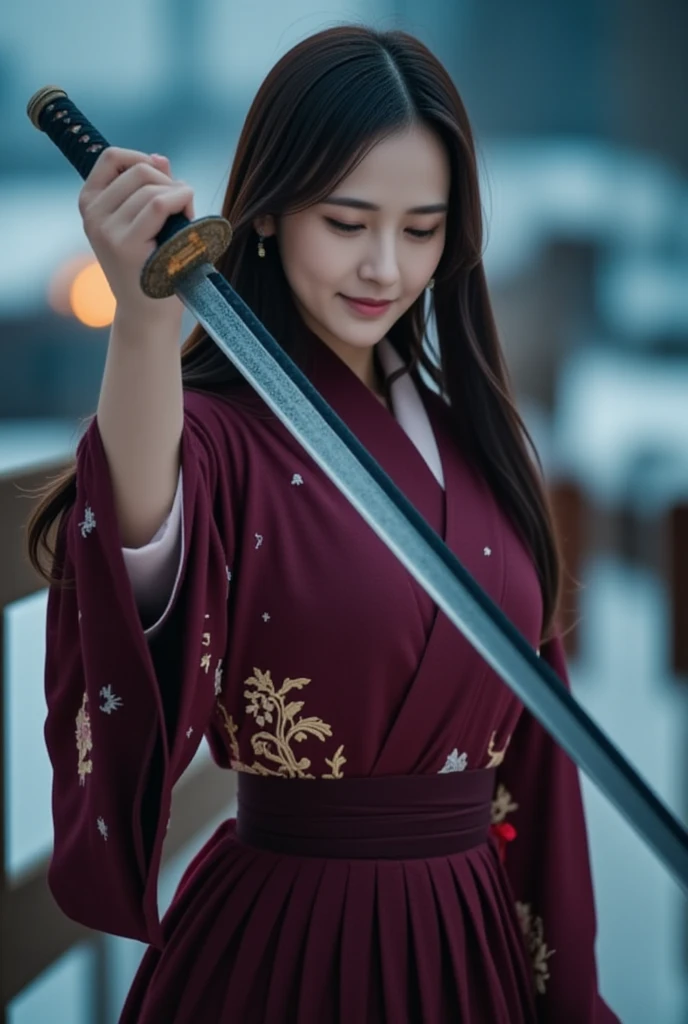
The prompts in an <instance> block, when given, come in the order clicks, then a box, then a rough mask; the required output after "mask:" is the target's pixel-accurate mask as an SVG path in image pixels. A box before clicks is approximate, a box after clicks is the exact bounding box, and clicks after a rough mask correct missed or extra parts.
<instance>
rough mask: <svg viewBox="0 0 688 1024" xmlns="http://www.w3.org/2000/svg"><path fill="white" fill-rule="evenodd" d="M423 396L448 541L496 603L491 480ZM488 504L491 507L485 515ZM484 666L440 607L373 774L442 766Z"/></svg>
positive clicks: (437, 405) (496, 533) (497, 548)
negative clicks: (438, 463) (452, 729)
mask: <svg viewBox="0 0 688 1024" xmlns="http://www.w3.org/2000/svg"><path fill="white" fill-rule="evenodd" d="M422 397H423V403H424V406H425V408H426V411H427V413H428V416H429V419H430V423H431V424H432V428H433V431H434V433H435V438H436V440H437V445H438V449H439V452H440V458H441V460H442V468H443V473H444V480H445V494H446V530H445V537H444V540H445V543H446V544H447V546H448V547H449V548H450V549H451V550H452V551H453V552H454V553H455V554H456V556H457V557H458V558H459V560H460V561H461V563H462V564H463V565H464V567H465V568H466V569H467V570H468V571H469V572H470V573H471V575H472V576H473V577H474V578H475V579H476V580H477V582H478V583H479V584H480V585H481V586H482V587H483V589H485V590H486V591H487V592H488V594H490V596H491V597H492V598H493V600H495V601H496V602H499V601H500V598H501V596H502V592H503V586H504V580H505V564H504V552H503V528H500V524H499V520H498V510H497V506H496V504H495V502H494V501H493V500H492V499H491V497H490V495H489V494H487V490H488V489H487V485H486V484H485V483H484V481H482V480H481V479H479V478H478V477H477V476H476V475H475V474H474V473H473V471H472V470H471V469H470V467H469V466H468V464H467V463H466V461H465V459H463V458H462V457H461V453H460V450H459V446H458V444H457V442H456V440H455V439H454V437H453V436H452V433H451V429H450V425H449V419H448V415H447V414H446V411H445V410H446V407H445V406H444V403H442V401H441V399H439V398H437V397H436V396H434V395H433V394H431V393H430V392H428V391H427V390H425V389H423V393H422ZM486 508H488V509H489V510H490V513H489V516H488V517H487V519H486V517H485V509H486ZM487 671H489V665H488V664H487V662H485V660H484V659H483V658H482V657H481V656H480V655H479V654H478V653H477V652H476V651H475V649H474V648H473V647H472V646H471V644H470V643H469V642H468V641H467V640H466V638H465V637H464V636H463V634H462V633H461V632H460V631H459V630H458V629H457V628H456V627H455V626H454V625H453V623H451V622H450V621H449V619H448V618H447V616H446V615H445V614H444V613H443V612H440V611H439V609H437V608H436V606H435V616H434V620H433V625H432V627H431V629H430V633H429V636H428V640H427V644H426V647H425V650H424V652H423V654H422V656H421V658H420V660H419V663H418V670H417V672H416V674H415V676H414V678H413V680H412V683H411V685H410V686H409V688H408V691H407V693H406V697H405V699H404V701H403V703H402V704H401V707H400V708H399V711H398V714H397V716H396V718H395V720H394V723H393V725H392V727H391V729H390V731H389V733H388V735H387V737H386V740H385V742H384V744H383V746H382V748H381V750H380V753H379V756H378V759H377V762H376V764H375V766H374V769H373V774H375V775H398V774H407V773H416V772H420V773H423V772H427V771H432V770H433V768H434V770H435V771H437V770H438V769H437V767H436V764H437V758H438V750H439V751H442V750H443V749H444V748H445V747H446V746H447V743H448V741H449V737H447V736H446V735H445V734H446V730H447V723H448V722H454V723H456V720H457V714H458V717H459V718H460V719H464V720H465V721H466V722H468V721H469V719H470V715H471V710H472V707H473V704H474V703H475V702H476V701H477V700H478V699H479V695H480V692H481V686H480V682H481V679H482V678H483V676H484V675H485V673H486V672H487ZM457 708H458V711H457ZM448 750H449V748H447V752H448ZM442 763H443V761H442ZM470 767H477V766H474V765H471V766H470Z"/></svg>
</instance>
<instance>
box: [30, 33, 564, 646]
mask: <svg viewBox="0 0 688 1024" xmlns="http://www.w3.org/2000/svg"><path fill="white" fill-rule="evenodd" d="M419 123H420V124H422V125H424V126H425V127H427V128H429V129H430V130H432V131H433V132H435V133H436V136H437V137H438V138H439V139H440V140H441V142H442V143H443V144H444V147H445V149H446V152H447V154H448V157H449V160H450V167H451V186H450V196H449V210H448V217H447V233H446V242H445V247H444V252H443V254H442V258H441V260H440V263H439V266H438V269H437V272H436V274H435V282H436V283H435V287H434V292H433V297H434V315H435V322H436V330H437V339H438V343H439V352H438V353H436V354H435V358H433V356H432V355H431V354H430V353H429V352H428V348H427V344H426V343H425V342H426V341H427V338H426V331H425V328H426V324H425V313H424V302H423V297H422V296H421V297H420V298H419V299H418V300H417V301H416V302H415V303H414V304H413V305H412V306H411V307H410V308H409V309H408V310H407V312H406V313H404V314H403V316H401V317H400V318H399V320H398V321H397V322H396V323H395V324H394V326H393V327H392V328H391V330H390V332H389V337H390V340H391V341H392V343H393V344H394V346H395V347H396V349H397V350H398V352H399V353H400V355H401V356H402V358H404V359H405V361H406V363H407V365H408V366H409V367H410V368H413V369H417V368H418V367H420V368H422V369H423V370H424V371H425V372H426V373H427V374H428V375H429V376H430V377H431V378H432V380H434V382H435V384H436V386H437V387H438V389H439V391H440V393H441V394H442V395H443V396H444V398H445V399H446V400H447V401H448V403H449V405H450V407H451V410H452V413H453V422H454V424H455V429H456V436H457V440H458V441H459V443H460V444H461V446H462V450H463V451H464V452H465V454H466V456H467V457H468V458H469V459H470V460H471V461H472V463H473V464H474V466H475V467H476V468H477V469H478V471H479V472H480V473H481V474H482V476H483V478H484V479H485V480H486V481H487V483H488V485H489V486H490V487H491V489H492V492H493V493H494V495H495V497H496V499H497V500H498V501H499V502H500V504H501V506H502V507H503V509H504V510H505V512H506V513H507V514H508V515H509V517H510V518H511V521H512V522H513V523H514V525H515V527H516V528H517V530H518V531H519V533H520V535H521V537H522V538H523V540H524V542H525V543H526V545H527V546H528V548H529V550H530V552H531V554H532V557H533V561H534V564H535V566H536V568H537V571H538V575H539V579H540V584H541V588H542V595H543V604H544V619H543V622H544V626H543V637H546V636H547V635H548V634H549V632H550V631H551V629H552V627H553V625H554V622H555V619H556V615H557V612H558V606H559V601H560V597H561V585H562V583H561V580H562V561H561V554H560V550H559V547H558V539H557V535H556V530H555V526H554V521H553V515H552V510H551V506H550V504H549V499H548V495H547V492H546V489H545V487H544V484H543V480H542V467H541V465H540V461H539V458H538V456H537V452H536V451H535V448H534V445H533V443H532V440H531V438H530V435H529V434H528V431H527V430H526V427H525V424H524V423H523V420H522V419H521V417H520V415H519V413H518V411H517V409H516V406H515V402H514V399H513V397H512V390H511V384H510V381H509V376H508V371H507V368H506V364H505V360H504V356H503V353H502V350H501V346H500V342H499V337H498V333H497V328H496V325H495V320H494V316H493V313H492V308H491V304H490V298H489V294H488V289H487V283H486V279H485V271H484V268H483V262H482V255H483V253H482V249H483V223H482V208H481V202H480V193H479V176H478V169H477V161H476V153H475V145H474V141H473V135H472V131H471V127H470V124H469V120H468V116H467V114H466V111H465V109H464V106H463V103H462V101H461V98H460V96H459V94H458V92H457V90H456V88H455V86H454V84H453V82H452V80H451V78H450V77H449V75H448V73H447V71H446V70H445V69H444V68H443V66H442V65H441V64H440V62H439V61H438V60H437V59H436V58H435V57H434V56H433V55H432V53H431V52H430V51H429V50H428V49H427V47H425V46H424V45H423V43H421V42H420V41H419V40H418V39H416V38H414V37H413V36H410V35H408V34H407V33H405V32H402V31H398V30H395V31H389V32H377V31H375V30H373V29H370V28H367V27H364V26H359V25H350V26H339V27H335V28H330V29H327V30H325V31H322V32H319V33H317V34H315V35H313V36H310V37H309V38H308V39H305V40H303V41H302V42H301V43H299V44H298V45H296V46H294V47H293V48H292V49H291V50H290V51H289V52H288V53H286V54H285V55H284V56H283V57H282V58H281V59H280V60H279V61H278V63H277V64H276V65H275V66H274V67H273V69H272V70H271V71H270V73H269V74H268V76H267V78H266V79H265V81H264V82H263V84H262V85H261V87H260V89H259V91H258V93H257V95H256V97H255V99H254V101H253V104H252V105H251V108H250V110H249V112H248V115H247V117H246V121H245V123H244V126H243V129H242V132H241V136H240V138H239V142H238V145H237V150H236V154H235V157H234V161H233V164H232V169H231V173H230V178H229V183H228V185H227V191H226V194H225V200H224V205H223V208H222V213H223V215H224V216H225V217H226V218H227V219H228V220H229V221H230V223H231V224H232V228H233V232H234V235H233V240H232V244H231V246H230V247H229V249H228V250H227V251H226V252H225V253H224V255H223V256H222V257H221V258H220V259H219V260H218V262H217V267H218V269H219V270H220V272H221V273H222V274H224V276H225V277H226V278H227V280H228V281H229V282H230V283H231V285H232V286H233V288H234V289H235V290H236V291H237V292H238V293H239V294H240V295H241V297H242V298H243V299H244V300H245V301H246V302H247V303H248V305H249V306H250V307H251V308H252V309H253V311H254V312H255V313H256V315H257V316H258V317H259V318H260V319H261V320H262V322H263V323H264V324H265V326H266V327H267V328H268V330H269V331H270V332H271V333H272V334H273V335H274V336H275V337H276V338H277V339H278V341H279V342H280V343H281V344H282V345H283V347H284V348H285V349H286V351H287V352H289V353H290V355H292V356H293V357H294V358H296V359H298V360H299V361H301V359H302V358H303V353H300V352H298V351H297V346H298V344H299V342H298V339H299V338H300V337H301V338H302V337H304V336H307V335H304V334H303V332H299V331H298V330H294V329H293V327H294V325H295V318H296V317H298V313H297V311H296V307H295V304H294V302H293V298H292V295H291V291H290V288H289V285H288V282H287V279H286V276H285V274H284V271H283V268H282V264H281V261H280V258H279V253H278V249H277V246H276V241H275V236H271V237H269V238H267V239H265V242H264V245H265V251H266V256H265V258H263V259H261V260H260V263H259V262H258V259H259V258H258V255H257V247H256V244H255V242H256V234H255V231H254V229H253V221H254V220H255V218H257V217H259V216H261V215H264V214H273V215H274V216H275V217H279V216H280V215H282V214H285V213H291V212H297V211H298V210H301V209H304V208H306V207H308V206H310V205H312V204H314V203H317V202H320V201H322V200H323V199H324V198H325V197H326V196H327V195H328V194H329V193H330V192H331V191H332V190H333V189H334V188H335V187H336V186H337V185H338V184H339V182H340V181H342V180H343V179H344V178H345V177H346V176H347V174H349V173H350V171H351V170H352V169H353V168H354V167H355V166H356V165H357V163H358V162H359V161H360V160H361V159H363V157H364V156H365V155H366V153H367V152H369V151H370V149H371V148H372V146H373V145H374V144H375V143H376V142H378V141H380V140H381V139H383V138H385V137H387V136H389V135H391V134H392V133H396V132H399V131H401V130H403V129H404V128H406V127H408V126H410V125H413V124H419ZM182 373H183V381H184V385H185V387H188V388H193V389H195V390H204V391H218V390H224V389H226V388H227V386H228V385H230V384H232V383H233V382H235V381H236V377H237V371H236V370H235V368H234V367H233V366H232V364H231V363H229V361H228V360H227V359H226V357H225V356H224V355H223V354H222V353H221V352H220V350H219V349H218V348H217V347H216V345H215V344H214V342H212V340H211V339H209V338H208V337H207V335H206V333H205V331H204V330H203V328H202V327H200V326H196V327H195V328H194V330H193V331H192V332H191V334H190V336H189V338H188V339H187V340H186V342H185V344H184V346H183V348H182ZM527 445H529V446H530V449H531V451H532V455H533V456H534V458H535V461H536V462H537V465H538V467H539V472H538V470H537V469H536V467H535V463H534V462H533V461H532V459H531V455H530V454H529V451H528V447H527ZM74 478H75V472H74V468H73V467H70V469H69V470H68V471H67V472H66V473H65V474H64V475H63V476H62V477H60V478H58V479H57V481H53V483H52V484H51V485H50V487H49V488H48V489H47V490H46V491H45V492H44V494H43V497H42V501H41V503H40V504H39V506H38V507H37V508H36V510H35V512H34V513H33V515H32V517H31V519H30V521H29V525H28V550H29V557H30V559H31V562H32V563H33V565H34V566H35V567H36V569H38V571H39V572H41V573H42V575H43V576H44V577H45V578H46V579H49V575H48V574H46V573H45V572H44V570H43V569H42V567H41V565H40V560H39V555H40V552H41V549H42V550H43V551H44V552H45V551H46V550H47V551H48V553H50V554H51V555H52V551H51V549H50V546H49V543H48V534H49V531H50V528H51V526H53V524H54V522H55V520H56V519H57V517H58V516H59V515H60V513H61V512H62V511H64V510H65V509H66V508H67V507H69V505H70V504H71V503H72V502H73V501H74V496H75V484H74Z"/></svg>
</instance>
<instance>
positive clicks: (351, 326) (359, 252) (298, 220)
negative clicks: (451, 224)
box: [255, 126, 450, 369]
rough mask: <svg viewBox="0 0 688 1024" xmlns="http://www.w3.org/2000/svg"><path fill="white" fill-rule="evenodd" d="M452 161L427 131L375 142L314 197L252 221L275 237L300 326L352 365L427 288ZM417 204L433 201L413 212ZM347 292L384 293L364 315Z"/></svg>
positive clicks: (355, 295) (364, 358) (440, 241)
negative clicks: (321, 196)
mask: <svg viewBox="0 0 688 1024" xmlns="http://www.w3.org/2000/svg"><path fill="white" fill-rule="evenodd" d="M449 184H450V170H449V161H448V158H447V155H446V153H445V151H444V148H443V146H442V144H441V142H440V141H439V140H438V139H437V137H436V136H435V135H434V134H433V133H432V132H430V131H429V130H428V129H427V128H424V127H420V126H414V127H413V128H410V129H408V130H406V131H404V132H403V133H402V134H397V135H394V136H391V137H389V138H386V139H384V140H383V141H381V142H379V143H377V144H376V145H375V146H374V147H373V148H372V149H371V151H370V152H369V153H368V154H367V156H366V157H365V158H364V159H363V160H362V161H361V162H360V163H359V165H358V166H357V167H356V168H355V170H353V171H352V172H351V174H349V175H348V177H346V178H345V179H344V180H343V181H342V182H341V183H340V184H339V185H338V186H337V188H336V189H335V190H334V191H333V192H332V193H331V195H329V196H328V197H327V199H326V200H325V201H323V202H321V203H317V204H316V205H314V206H311V207H309V208H308V209H306V210H302V211H301V212H299V213H294V214H286V215H284V216H283V217H281V218H279V220H278V221H277V222H276V223H275V221H274V219H273V218H269V217H268V218H262V219H258V220H256V222H255V226H256V228H257V229H258V230H261V231H262V233H263V235H265V236H266V237H267V236H268V235H270V234H273V233H275V231H276V234H277V244H278V246H279V252H280V256H281V259H282V264H283V267H284V272H285V275H286V277H287V280H288V282H289V285H290V286H291V289H292V292H293V294H294V298H295V301H296V305H297V307H298V309H299V311H300V313H301V316H302V317H303V319H304V321H305V323H306V324H307V325H308V326H309V327H310V328H311V330H312V331H314V332H315V334H317V335H318V336H319V337H320V338H321V339H322V340H323V341H324V342H325V343H326V344H327V345H328V346H329V347H330V348H332V349H333V350H334V351H335V352H336V353H337V354H338V355H339V356H340V358H342V359H343V360H344V361H345V362H347V363H348V364H349V365H350V366H352V368H354V369H357V368H360V367H361V366H363V365H365V364H366V363H367V362H368V361H369V360H370V356H371V352H372V348H373V346H374V345H375V344H376V343H377V342H378V341H380V339H381V338H383V337H384V336H385V335H386V334H387V332H388V331H389V329H390V327H391V326H392V324H393V323H394V322H395V321H396V320H398V319H399V317H400V316H401V315H402V313H404V312H405V311H406V310H407V309H408V308H409V306H411V305H412V303H413V302H415V300H416V299H417V298H418V296H419V295H420V294H421V293H422V292H423V289H424V288H426V287H427V285H428V282H429V280H430V278H431V277H432V276H433V274H434V272H435V269H436V267H437V265H438V263H439V260H440V257H441V255H442V250H443V248H444V239H445V230H446V208H447V202H448V199H449ZM417 207H433V208H434V209H432V210H430V211H426V212H413V211H414V210H415V209H416V208H417ZM347 298H348V299H373V300H389V305H388V306H387V307H385V308H384V309H383V310H382V311H381V312H378V313H376V315H374V316H371V315H370V314H369V313H365V312H362V311H360V310H358V309H356V308H355V307H354V306H352V305H351V303H350V302H348V301H347Z"/></svg>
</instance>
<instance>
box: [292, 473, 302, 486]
mask: <svg viewBox="0 0 688 1024" xmlns="http://www.w3.org/2000/svg"><path fill="white" fill-rule="evenodd" d="M302 483H303V477H302V476H301V474H300V473H294V475H293V477H292V478H291V485H292V487H300V486H301V484H302Z"/></svg>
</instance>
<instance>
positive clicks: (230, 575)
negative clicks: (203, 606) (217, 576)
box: [225, 565, 232, 598]
mask: <svg viewBox="0 0 688 1024" xmlns="http://www.w3.org/2000/svg"><path fill="white" fill-rule="evenodd" d="M225 572H226V573H227V598H229V585H230V583H231V582H232V571H231V569H230V568H229V566H228V565H226V566H225Z"/></svg>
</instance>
